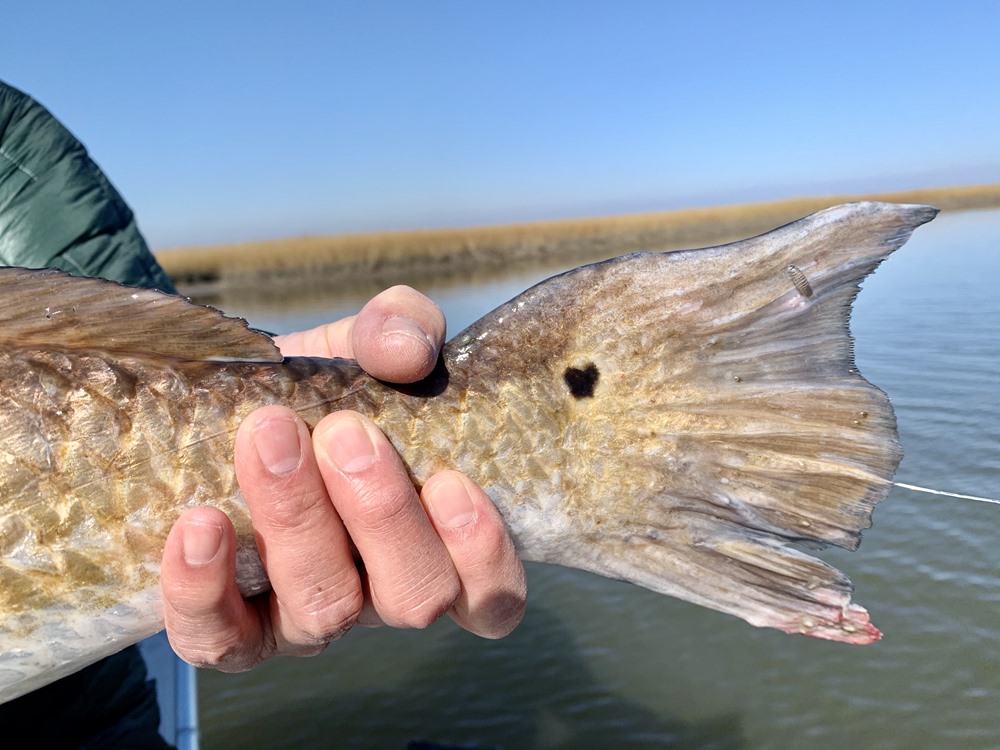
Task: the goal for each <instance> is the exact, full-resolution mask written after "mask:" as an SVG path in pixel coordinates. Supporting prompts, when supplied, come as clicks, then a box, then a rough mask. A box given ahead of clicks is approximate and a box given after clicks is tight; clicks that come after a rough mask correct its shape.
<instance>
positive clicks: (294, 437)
mask: <svg viewBox="0 0 1000 750" xmlns="http://www.w3.org/2000/svg"><path fill="white" fill-rule="evenodd" d="M253 444H254V447H255V448H256V449H257V455H258V456H260V460H261V463H263V464H264V466H265V467H266V468H267V470H268V471H269V472H271V473H272V474H277V475H282V474H288V473H289V472H291V471H293V470H295V469H296V468H298V466H299V462H300V461H301V460H302V444H301V442H300V441H299V427H298V425H297V424H296V423H295V421H294V420H292V419H288V418H286V417H273V418H271V419H268V420H266V421H264V422H262V423H261V424H260V426H258V427H257V429H256V430H254V433H253Z"/></svg>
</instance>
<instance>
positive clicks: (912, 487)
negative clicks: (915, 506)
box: [893, 482, 1000, 505]
mask: <svg viewBox="0 0 1000 750" xmlns="http://www.w3.org/2000/svg"><path fill="white" fill-rule="evenodd" d="M893 484H894V485H896V486H897V487H902V488H903V489H904V490H913V491H914V492H926V493H927V494H928V495H944V496H945V497H957V498H958V499H959V500H975V501H976V502H980V503H993V504H994V505H1000V500H994V499H993V498H992V497H976V496H975V495H959V494H958V493H957V492H945V491H943V490H932V489H931V488H930V487H918V486H917V485H915V484H904V483H903V482H893Z"/></svg>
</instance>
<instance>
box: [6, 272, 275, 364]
mask: <svg viewBox="0 0 1000 750" xmlns="http://www.w3.org/2000/svg"><path fill="white" fill-rule="evenodd" d="M0 345H2V346H4V347H6V348H22V349H28V348H38V349H48V348H55V349H63V350H81V349H100V350H105V351H114V352H119V353H135V354H142V355H145V356H150V355H152V356H162V357H171V358H174V359H181V360H189V361H201V360H204V361H256V362H280V361H281V360H282V357H281V353H280V351H279V350H278V347H277V346H276V345H275V344H274V342H273V341H272V340H271V339H270V337H268V336H267V335H265V334H263V333H260V332H259V331H254V330H252V329H251V328H250V327H249V326H248V325H247V322H246V321H245V320H242V319H240V318H231V317H227V316H225V315H223V314H222V313H221V312H219V311H218V310H215V309H214V308H211V307H205V306H202V305H196V304H193V303H192V302H190V301H189V300H187V299H186V298H184V297H178V296H175V295H171V294H165V293H163V292H159V291H155V290H149V289H138V288H133V287H128V286H124V285H122V284H119V283H117V282H114V281H108V280H106V279H92V278H84V277H78V276H71V275H69V274H67V273H64V272H62V271H57V270H54V269H26V268H2V269H0Z"/></svg>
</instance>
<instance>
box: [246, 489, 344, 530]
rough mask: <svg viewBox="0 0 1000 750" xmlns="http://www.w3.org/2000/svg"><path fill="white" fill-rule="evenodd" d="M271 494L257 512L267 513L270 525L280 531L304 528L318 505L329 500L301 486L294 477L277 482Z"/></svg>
mask: <svg viewBox="0 0 1000 750" xmlns="http://www.w3.org/2000/svg"><path fill="white" fill-rule="evenodd" d="M282 485H284V486H282ZM271 495H272V497H271V498H269V500H268V502H267V503H266V504H264V503H261V504H259V507H258V508H257V512H258V513H263V514H266V516H267V522H268V525H269V526H271V527H273V529H274V530H275V531H279V532H294V531H297V530H298V529H300V528H302V524H303V523H305V522H306V520H307V519H311V518H312V517H313V511H314V510H315V508H316V506H317V505H321V504H323V503H325V502H327V499H326V498H325V497H324V496H322V495H317V494H315V493H313V492H310V491H309V490H306V489H303V488H301V487H300V486H299V485H298V484H297V483H296V482H294V481H293V480H292V479H287V480H285V482H283V483H279V484H277V485H276V486H275V487H274V488H272V491H271Z"/></svg>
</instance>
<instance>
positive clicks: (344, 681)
mask: <svg viewBox="0 0 1000 750" xmlns="http://www.w3.org/2000/svg"><path fill="white" fill-rule="evenodd" d="M625 249H631V248H623V250H625ZM550 271H551V269H549V270H546V271H533V272H530V273H526V274H522V275H519V276H517V277H515V278H505V279H490V280H477V281H471V280H470V283H469V284H467V285H463V286H457V287H456V286H452V287H449V288H443V289H434V288H427V287H425V291H428V292H429V293H430V294H431V296H432V297H434V298H435V299H437V300H438V302H439V303H440V304H441V305H442V307H443V308H444V309H445V312H446V313H447V315H448V318H449V321H450V323H451V324H452V325H453V330H458V329H459V328H461V327H463V326H464V325H465V324H466V323H468V322H470V321H471V320H472V319H474V318H475V317H478V316H479V315H481V314H482V313H484V312H486V311H487V310H489V309H490V308H492V307H493V306H495V305H496V304H498V303H500V302H502V301H503V300H505V299H506V298H508V297H510V296H512V295H513V294H514V293H516V292H517V291H519V290H520V289H522V288H524V287H525V286H526V285H528V284H530V283H532V282H533V281H536V280H538V279H539V278H542V277H544V276H546V275H549V272H550ZM366 296H367V291H364V292H363V294H362V299H363V298H365V297H366ZM253 297H254V300H255V301H254V302H252V303H251V302H250V301H248V300H247V299H244V300H235V301H230V300H223V301H221V304H222V305H223V306H224V307H226V308H227V309H228V310H230V311H231V312H234V313H240V314H243V315H246V316H247V317H249V318H250V320H251V322H253V323H254V324H256V325H258V326H261V327H263V328H266V329H270V330H275V331H285V330H291V329H294V328H298V327H302V326H305V325H313V324H318V323H320V322H323V321H326V320H330V319H333V318H335V317H338V316H339V315H341V314H344V313H345V312H348V311H350V310H351V309H352V308H354V307H356V306H357V304H358V301H357V300H345V301H344V302H345V305H346V307H339V306H337V305H335V304H330V303H329V301H328V300H325V299H323V298H313V299H310V300H307V302H306V303H305V304H299V303H296V302H293V301H290V300H288V299H285V300H283V301H276V300H273V299H272V300H271V302H270V303H268V304H264V303H262V301H261V298H260V295H259V294H255V295H253ZM853 330H854V332H855V336H856V339H857V359H858V364H859V366H860V368H861V371H862V372H863V373H864V374H865V375H866V376H867V377H868V378H869V379H870V380H872V381H874V382H875V383H877V384H878V385H879V386H881V387H882V388H883V389H884V390H886V391H887V392H888V393H889V394H890V396H891V397H892V399H893V401H894V403H895V405H896V411H897V415H898V417H899V426H900V433H901V439H902V442H903V446H904V448H905V450H906V458H905V459H904V461H903V464H902V466H901V468H900V471H899V474H898V475H897V478H898V479H899V480H900V481H904V482H910V483H914V484H920V485H925V486H932V487H938V488H944V489H949V490H953V491H956V492H962V493H967V494H973V495H986V496H991V497H997V496H998V495H1000V212H981V213H965V214H956V215H952V216H949V215H943V216H940V217H939V218H938V219H937V220H935V221H934V222H933V223H932V224H931V225H929V226H927V227H924V228H922V229H920V230H918V232H917V234H916V235H915V236H914V238H913V239H912V240H911V242H910V243H909V244H908V245H907V246H905V247H904V248H903V249H902V250H901V251H899V252H898V253H897V254H896V255H895V256H894V257H893V258H891V259H890V260H889V261H888V262H886V263H885V264H884V265H883V266H882V268H881V269H880V270H879V271H878V273H877V274H876V275H875V277H873V278H871V279H869V281H868V282H867V283H866V285H865V289H864V292H863V293H862V295H861V297H860V298H859V300H858V303H857V305H856V314H855V317H854V323H853ZM820 554H821V556H822V557H824V558H825V559H826V560H828V561H830V562H832V563H833V564H834V565H837V566H838V567H840V568H841V569H842V570H844V571H845V572H847V573H848V574H849V575H850V576H851V577H852V578H853V580H854V582H855V584H856V595H855V598H856V600H857V601H859V602H861V603H862V604H864V605H866V606H867V607H868V609H869V611H870V612H871V615H872V618H873V620H874V621H875V623H876V624H877V625H878V626H879V627H880V628H881V629H882V630H883V632H884V633H885V637H884V639H883V640H882V641H881V642H879V643H877V644H875V645H873V646H869V647H851V646H845V645H839V644H831V643H826V642H821V641H815V640H810V639H806V638H799V637H792V636H787V635H782V634H779V633H775V632H770V631H762V630H757V629H755V628H752V627H750V626H749V625H746V624H744V623H742V622H740V621H737V620H734V619H733V618H730V617H727V616H725V615H721V614H718V613H715V612H710V611H707V610H703V609H700V608H697V607H694V606H693V605H688V604H685V603H683V602H678V601H674V600H672V599H669V598H666V597H663V596H659V595H656V594H653V593H650V592H648V591H644V590H642V589H639V588H635V587H632V586H629V585H627V584H622V583H616V582H612V581H606V580H603V579H600V578H597V577H595V576H590V575H586V574H583V573H577V572H574V571H568V570H563V569H558V568H548V567H544V566H529V571H528V575H529V591H530V604H529V609H528V614H527V616H526V618H525V620H524V623H523V624H522V625H521V627H520V628H519V629H518V630H517V631H516V632H515V633H514V634H513V635H512V636H510V637H509V638H507V639H505V640H503V641H499V642H487V641H481V640H478V639H476V638H473V637H472V636H469V635H467V634H465V633H463V632H461V631H459V630H458V629H457V628H456V627H454V626H453V625H451V624H450V623H448V622H443V623H439V624H438V625H436V626H435V627H433V628H431V629H430V630H429V631H426V632H419V633H415V632H398V631H389V630H359V631H355V632H353V633H351V634H349V636H348V637H347V638H345V639H344V640H342V641H340V642H338V643H335V644H333V645H332V646H331V647H330V648H329V650H328V651H327V652H326V653H325V654H324V655H323V656H321V657H318V658H315V659H309V660H298V659H281V660H276V661H274V662H272V663H269V664H267V665H265V666H263V667H262V668H260V669H257V670H255V671H254V672H252V673H249V674H245V675H219V674H213V673H205V674H204V676H203V679H202V683H201V684H202V687H203V696H202V701H201V708H202V718H203V730H204V734H203V741H204V746H205V747H207V748H229V747H237V746H247V747H302V748H321V747H358V748H399V749H400V750H402V748H405V747H406V744H407V742H408V741H409V740H413V739H418V738H419V739H427V740H433V741H436V742H440V743H453V744H460V745H464V746H473V747H503V748H506V749H507V750H510V749H512V748H586V747H593V748H606V747H613V746H617V747H663V746H667V747H680V748H732V749H733V750H737V749H741V750H751V749H752V750H762V749H764V748H782V749H783V748H798V747H810V748H838V750H841V749H843V748H886V749H891V748H907V749H908V750H919V749H925V748H926V749H927V750H931V749H933V750H938V749H939V748H948V747H962V748H996V747H1000V507H997V506H991V505H985V504H979V503H971V502H965V501H957V500H947V499H939V498H935V497H930V496H926V495H918V494H914V493H911V492H908V491H905V490H900V489H896V490H894V491H893V493H892V494H891V496H890V497H889V499H888V500H887V501H886V502H885V503H884V504H883V505H881V506H879V508H878V509H877V511H876V514H875V526H874V528H872V529H871V530H870V531H868V532H867V533H866V535H865V540H864V543H863V544H862V546H861V549H860V550H859V551H858V552H855V553H846V552H842V551H837V550H835V551H827V552H822V553H820Z"/></svg>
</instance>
